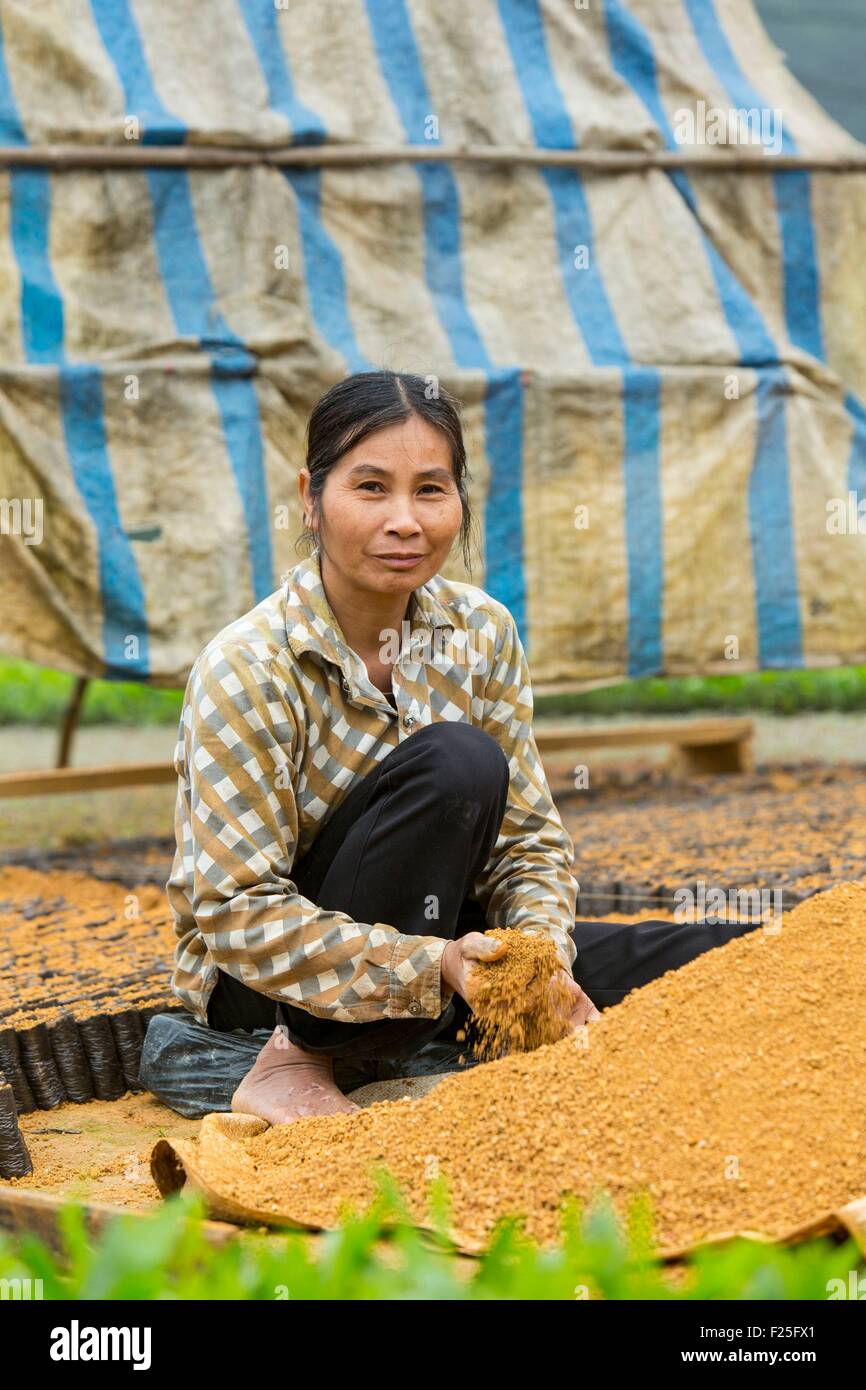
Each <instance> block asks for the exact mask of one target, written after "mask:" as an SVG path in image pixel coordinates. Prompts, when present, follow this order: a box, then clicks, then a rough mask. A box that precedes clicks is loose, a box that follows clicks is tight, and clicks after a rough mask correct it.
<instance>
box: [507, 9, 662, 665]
mask: <svg viewBox="0 0 866 1390" xmlns="http://www.w3.org/2000/svg"><path fill="white" fill-rule="evenodd" d="M499 9H500V13H501V15H502V21H503V25H504V28H505V33H506V37H507V39H508V44H509V47H510V49H511V56H512V61H513V62H514V66H515V69H516V72H517V76H518V79H519V82H520V86H521V90H522V92H523V99H524V103H525V105H526V108H527V111H528V113H529V117H530V120H531V122H532V130H533V134H534V138H535V143H536V144H537V145H539V146H542V147H544V146H546V147H549V148H550V147H552V148H556V149H563V148H565V149H572V148H574V146H575V144H576V140H575V135H574V131H573V129H572V125H571V120H570V118H569V115H568V111H567V108H566V106H565V102H564V100H563V97H562V93H561V91H560V88H559V84H558V82H557V80H556V75H555V73H554V71H553V67H552V65H551V62H550V57H549V55H548V51H547V44H546V41H545V38H544V29H543V22H542V18H541V14H540V12H539V10H538V7H537V4H536V0H532V2H531V3H527V0H499ZM543 176H544V180H545V183H546V184H547V188H548V192H549V194H550V199H551V202H552V204H553V209H554V217H555V221H556V239H557V247H558V251H559V266H560V271H561V274H562V285H563V290H564V293H565V295H566V298H567V300H568V304H569V307H570V309H571V313H572V315H573V317H574V320H575V322H576V324H577V326H578V328H579V329H580V332H581V333H582V335H583V338H584V340H585V342H586V346H587V351H588V352H589V354H590V357H591V359H592V361H593V363H595V364H596V365H597V366H618V367H620V368H621V369H622V407H623V424H624V438H623V458H622V471H623V489H624V507H623V526H624V531H625V542H626V555H627V560H628V672H629V675H632V676H641V675H650V674H652V673H653V672H656V671H659V670H660V669H661V665H662V644H661V627H662V599H663V588H662V583H663V581H662V576H663V564H662V554H663V535H662V526H661V496H660V472H659V409H660V386H659V377H658V372H656V371H655V370H654V369H653V368H652V367H645V368H640V369H638V370H635V369H634V367H633V366H632V365H631V363H630V358H629V354H628V349H627V347H626V345H625V342H624V340H623V337H622V334H621V332H620V329H619V325H618V323H617V321H616V317H615V315H614V313H613V310H612V308H611V305H610V302H609V300H608V297H607V293H606V291H605V287H604V283H603V280H602V277H601V275H600V274H599V271H598V269H597V256H596V253H595V245H594V233H593V227H592V216H591V213H590V209H589V205H588V203H587V199H586V193H585V191H584V186H583V180H582V179H581V177H580V175H579V174H578V173H576V172H575V171H574V170H570V169H556V168H545V169H544V170H543ZM577 246H586V247H587V251H588V264H587V266H586V268H584V269H581V270H580V271H578V272H576V271H575V268H574V251H575V247H577ZM638 509H640V510H638Z"/></svg>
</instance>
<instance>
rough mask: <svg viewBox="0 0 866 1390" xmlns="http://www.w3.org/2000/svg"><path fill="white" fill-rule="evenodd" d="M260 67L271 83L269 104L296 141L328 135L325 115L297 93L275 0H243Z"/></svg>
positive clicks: (314, 142)
mask: <svg viewBox="0 0 866 1390" xmlns="http://www.w3.org/2000/svg"><path fill="white" fill-rule="evenodd" d="M239 3H240V9H241V14H242V15H243V17H244V23H245V24H246V27H247V32H248V33H249V36H250V39H251V41H252V44H253V47H254V49H255V51H256V57H257V58H258V60H259V67H260V68H261V70H262V75H263V77H264V79H265V82H266V83H267V88H268V104H269V106H270V108H271V110H272V111H277V112H279V114H280V115H281V116H282V117H284V119H285V120H286V121H287V122H288V125H289V129H290V132H291V140H292V144H293V145H319V144H321V143H322V141H323V140H324V139H325V134H326V131H325V126H324V124H323V122H322V120H321V118H320V117H319V116H318V115H317V114H316V112H315V111H312V110H311V109H310V107H309V106H305V105H304V103H303V102H302V101H299V100H298V98H297V97H296V96H295V92H294V83H293V82H292V75H291V72H290V70H289V65H288V63H287V61H286V54H285V50H284V49H283V43H282V39H281V37H280V26H279V22H278V17H277V6H276V4H275V3H274V2H273V0H265V3H264V4H262V0H239Z"/></svg>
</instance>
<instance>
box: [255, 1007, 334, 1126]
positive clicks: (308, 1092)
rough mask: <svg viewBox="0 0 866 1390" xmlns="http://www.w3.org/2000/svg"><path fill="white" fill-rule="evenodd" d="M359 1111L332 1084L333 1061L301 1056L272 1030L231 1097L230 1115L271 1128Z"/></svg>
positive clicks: (280, 1031)
mask: <svg viewBox="0 0 866 1390" xmlns="http://www.w3.org/2000/svg"><path fill="white" fill-rule="evenodd" d="M359 1109H360V1106H358V1105H356V1104H355V1102H354V1101H352V1100H348V1099H347V1098H346V1096H344V1095H343V1093H342V1091H341V1090H340V1089H339V1087H338V1086H337V1085H336V1083H335V1082H334V1063H333V1060H332V1059H331V1058H330V1057H320V1056H316V1055H315V1054H313V1053H311V1052H304V1051H303V1049H302V1048H300V1047H296V1046H295V1044H294V1043H291V1042H289V1039H288V1037H287V1036H286V1035H285V1033H284V1032H283V1031H282V1030H281V1029H280V1028H275V1029H274V1032H273V1034H272V1036H271V1037H270V1038H269V1039H268V1041H267V1042H266V1043H265V1045H264V1047H263V1048H262V1050H261V1052H260V1053H259V1055H258V1057H257V1058H256V1060H255V1062H254V1063H253V1065H252V1067H251V1068H250V1070H249V1071H248V1072H247V1074H246V1076H245V1077H244V1079H243V1081H242V1082H241V1084H240V1085H239V1086H238V1088H237V1090H236V1091H235V1093H234V1095H233V1096H232V1110H233V1111H243V1112H244V1113H245V1114H247V1115H258V1116H260V1117H261V1119H263V1120H268V1121H269V1123H270V1124H272V1125H285V1124H289V1123H290V1122H291V1121H292V1120H300V1119H303V1118H304V1117H305V1116H307V1115H341V1114H345V1113H347V1112H349V1111H352V1110H359Z"/></svg>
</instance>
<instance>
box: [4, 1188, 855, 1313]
mask: <svg viewBox="0 0 866 1390" xmlns="http://www.w3.org/2000/svg"><path fill="white" fill-rule="evenodd" d="M429 1209H430V1217H431V1223H432V1228H433V1229H432V1230H431V1231H430V1232H422V1231H419V1230H418V1229H417V1227H415V1226H414V1225H413V1224H412V1223H411V1221H410V1220H409V1217H408V1212H407V1209H406V1206H405V1203H404V1201H403V1199H402V1196H401V1194H400V1192H399V1190H398V1188H397V1187H396V1185H395V1184H394V1182H393V1181H392V1179H391V1178H390V1177H389V1176H388V1174H387V1173H386V1172H381V1173H380V1174H379V1176H378V1184H377V1194H376V1197H375V1199H374V1200H373V1202H372V1203H371V1204H370V1206H369V1207H368V1208H367V1209H366V1210H365V1211H363V1212H352V1211H346V1212H345V1213H344V1216H343V1219H342V1221H341V1224H340V1226H339V1228H338V1229H336V1230H334V1231H329V1232H326V1233H324V1234H323V1235H322V1236H321V1237H318V1238H310V1237H309V1236H308V1235H306V1234H302V1233H296V1232H295V1233H280V1234H277V1235H274V1234H271V1235H269V1236H263V1235H261V1234H258V1233H256V1232H245V1233H243V1234H242V1235H240V1236H239V1238H237V1239H234V1240H230V1241H227V1242H225V1243H224V1244H222V1245H220V1246H216V1247H215V1246H213V1245H212V1244H211V1243H210V1242H209V1241H208V1239H207V1238H206V1236H205V1233H204V1228H203V1226H202V1217H203V1215H204V1211H203V1207H202V1203H201V1199H200V1198H199V1197H198V1195H197V1194H195V1193H186V1192H182V1193H180V1194H178V1195H177V1196H174V1197H171V1198H169V1199H168V1200H167V1201H166V1202H165V1203H163V1204H162V1206H161V1207H159V1208H157V1209H156V1211H155V1212H154V1213H153V1214H152V1215H148V1216H147V1217H146V1218H140V1217H133V1216H128V1215H124V1216H119V1217H117V1218H115V1219H114V1220H112V1221H111V1222H110V1223H109V1224H108V1226H107V1227H106V1228H105V1229H104V1231H103V1232H102V1233H101V1234H100V1235H99V1236H98V1237H97V1238H96V1239H90V1238H89V1237H88V1235H87V1233H86V1229H85V1223H84V1215H83V1212H82V1209H81V1208H80V1207H79V1206H78V1205H77V1204H75V1203H67V1204H66V1205H65V1206H64V1207H63V1208H62V1211H61V1213H60V1228H61V1232H62V1243H63V1249H62V1253H61V1254H60V1255H59V1256H55V1255H54V1254H52V1252H51V1251H50V1250H49V1249H48V1248H47V1246H46V1245H45V1244H44V1243H43V1242H42V1241H41V1240H39V1239H37V1238H36V1237H35V1236H32V1235H27V1234H25V1235H22V1236H20V1237H18V1239H17V1240H16V1241H14V1242H13V1241H12V1240H10V1239H9V1238H2V1239H0V1278H4V1279H9V1278H14V1277H20V1278H30V1279H41V1280H42V1292H43V1296H44V1297H45V1298H48V1299H66V1298H72V1299H99V1300H115V1299H143V1300H154V1299H182V1300H187V1299H217V1300H241V1299H243V1300H247V1299H259V1300H262V1299H291V1300H301V1301H304V1300H319V1299H346V1300H372V1299H391V1300H397V1299H399V1300H406V1299H408V1300H413V1299H436V1300H450V1301H453V1300H499V1299H506V1300H515V1299H519V1300H525V1299H532V1300H539V1299H544V1300H550V1299H556V1300H568V1301H571V1300H574V1299H584V1298H604V1299H618V1300H625V1299H677V1300H679V1299H689V1300H692V1299H719V1298H724V1299H745V1298H748V1299H753V1298H755V1299H820V1300H823V1299H826V1298H827V1284H828V1280H830V1279H832V1278H842V1279H843V1280H847V1278H848V1275H849V1272H850V1270H852V1269H856V1268H857V1267H858V1265H859V1264H860V1262H861V1256H860V1254H859V1252H858V1250H857V1248H856V1246H855V1244H854V1242H853V1240H848V1241H846V1242H845V1243H843V1244H833V1243H832V1242H830V1241H829V1240H820V1241H812V1242H809V1243H808V1244H804V1245H802V1246H799V1247H796V1248H794V1249H785V1248H781V1247H776V1246H765V1245H761V1244H759V1243H757V1242H751V1241H745V1240H739V1241H736V1242H732V1243H730V1244H728V1245H725V1246H723V1247H720V1248H706V1249H703V1250H701V1251H699V1252H697V1254H695V1255H694V1256H693V1257H692V1258H691V1259H690V1260H689V1261H688V1262H686V1264H685V1265H684V1267H683V1270H682V1273H681V1275H680V1277H678V1278H674V1277H672V1276H671V1273H670V1270H669V1269H668V1268H666V1266H665V1265H664V1264H662V1263H661V1262H660V1261H659V1260H658V1259H657V1258H656V1257H655V1254H654V1247H653V1235H652V1226H653V1216H652V1211H651V1208H650V1207H649V1205H648V1203H647V1202H646V1200H645V1199H644V1198H642V1197H637V1198H635V1199H634V1201H633V1202H632V1204H631V1207H630V1209H629V1212H628V1217H627V1220H626V1222H625V1223H624V1224H623V1223H621V1222H620V1221H619V1220H618V1218H617V1217H616V1214H615V1213H614V1211H613V1208H612V1207H611V1205H610V1203H609V1202H608V1201H607V1199H606V1198H605V1196H604V1195H603V1194H602V1195H600V1196H599V1197H598V1199H597V1200H596V1201H595V1202H594V1203H593V1204H592V1206H591V1207H589V1208H588V1209H587V1210H586V1211H582V1210H581V1209H580V1207H579V1205H578V1204H577V1203H576V1202H574V1201H568V1202H566V1203H565V1204H564V1205H563V1211H562V1224H561V1236H560V1239H559V1241H558V1243H557V1244H556V1245H555V1246H553V1247H544V1248H540V1247H539V1246H538V1245H537V1244H536V1243H535V1242H534V1241H532V1240H530V1239H529V1238H528V1237H527V1236H526V1235H525V1233H524V1231H523V1229H522V1226H521V1223H520V1221H519V1220H517V1219H514V1218H512V1219H507V1220H503V1221H501V1222H500V1223H499V1225H498V1226H497V1228H496V1230H495V1231H494V1232H493V1235H492V1237H491V1239H490V1241H489V1242H488V1244H487V1246H486V1248H485V1250H484V1252H483V1253H482V1255H481V1256H480V1257H479V1258H477V1259H467V1258H465V1257H462V1256H460V1255H459V1253H458V1252H456V1251H455V1249H454V1246H453V1244H452V1241H451V1239H450V1235H449V1202H448V1193H447V1188H446V1186H445V1184H444V1183H443V1181H442V1180H441V1179H439V1180H437V1181H436V1182H434V1183H433V1184H431V1189H430V1208H429Z"/></svg>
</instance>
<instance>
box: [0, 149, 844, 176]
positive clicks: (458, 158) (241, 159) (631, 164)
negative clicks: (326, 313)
mask: <svg viewBox="0 0 866 1390" xmlns="http://www.w3.org/2000/svg"><path fill="white" fill-rule="evenodd" d="M402 162H411V163H415V162H421V163H448V164H493V165H516V164H530V165H532V164H534V165H542V166H548V167H549V166H554V167H559V168H573V169H580V170H582V171H584V172H585V173H593V172H597V173H617V172H637V171H640V170H644V169H711V170H715V171H718V172H722V171H724V170H732V171H736V172H737V173H761V174H773V173H777V172H778V171H779V170H780V169H816V170H819V169H826V170H829V171H833V172H836V173H863V172H866V148H864V149H862V150H852V151H850V152H849V151H846V152H844V153H840V152H838V151H825V152H823V153H820V154H787V153H786V154H767V153H766V152H765V150H764V149H763V147H762V146H759V145H756V146H751V147H749V146H743V145H739V146H730V145H729V146H719V145H714V146H706V147H704V146H690V147H688V148H682V149H677V150H668V149H655V150H589V149H580V150H554V149H537V148H535V147H530V146H519V145H515V146H500V145H277V146H270V147H268V146H248V145H142V144H140V143H137V142H130V143H129V144H117V145H27V146H21V145H3V146H0V167H2V168H6V169H13V168H21V167H25V168H39V169H53V170H54V171H56V172H58V173H62V172H64V171H66V170H68V169H131V170H138V169H159V168H169V169H214V168H234V167H237V166H242V165H256V164H261V165H271V166H274V167H277V168H285V167H289V166H295V167H310V166H314V167H325V166H340V165H367V164H398V163H402Z"/></svg>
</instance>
